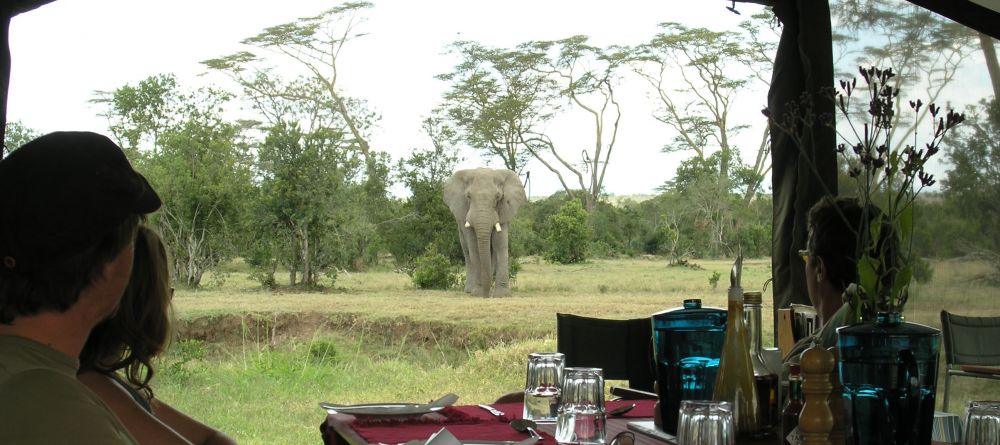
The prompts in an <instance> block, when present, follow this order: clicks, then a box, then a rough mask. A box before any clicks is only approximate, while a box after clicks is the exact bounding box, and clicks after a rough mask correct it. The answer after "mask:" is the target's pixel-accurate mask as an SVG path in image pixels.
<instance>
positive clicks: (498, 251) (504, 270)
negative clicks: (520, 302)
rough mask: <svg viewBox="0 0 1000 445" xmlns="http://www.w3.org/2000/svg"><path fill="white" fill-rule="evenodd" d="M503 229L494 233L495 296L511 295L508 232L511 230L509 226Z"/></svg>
mask: <svg viewBox="0 0 1000 445" xmlns="http://www.w3.org/2000/svg"><path fill="white" fill-rule="evenodd" d="M502 229H503V230H501V231H500V232H494V233H493V264H494V265H496V267H495V273H496V278H495V284H494V286H493V296H494V297H509V296H510V263H509V256H508V251H507V242H508V237H507V234H508V233H509V232H508V230H507V227H502Z"/></svg>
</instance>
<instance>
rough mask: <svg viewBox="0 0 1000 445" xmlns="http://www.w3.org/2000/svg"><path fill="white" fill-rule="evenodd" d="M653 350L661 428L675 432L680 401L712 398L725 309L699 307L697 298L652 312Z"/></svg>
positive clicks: (723, 329) (699, 301) (720, 348)
mask: <svg viewBox="0 0 1000 445" xmlns="http://www.w3.org/2000/svg"><path fill="white" fill-rule="evenodd" d="M652 321H653V349H654V354H655V357H654V358H655V361H656V381H657V384H656V387H657V391H656V393H657V394H658V395H659V400H660V406H659V412H658V414H659V415H660V418H661V422H662V423H661V426H660V429H661V430H663V431H666V432H668V433H670V434H677V416H678V413H679V411H678V410H679V409H680V406H681V400H707V399H711V398H712V392H713V389H714V388H715V379H716V372H717V371H718V369H719V357H720V356H721V354H722V343H723V341H725V338H726V311H724V310H722V309H719V308H712V307H702V306H701V300H700V299H697V298H693V299H688V300H684V306H683V307H681V308H674V309H668V310H666V311H663V312H658V313H655V314H653V316H652Z"/></svg>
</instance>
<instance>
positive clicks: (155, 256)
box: [80, 224, 172, 399]
mask: <svg viewBox="0 0 1000 445" xmlns="http://www.w3.org/2000/svg"><path fill="white" fill-rule="evenodd" d="M169 264H170V263H169V261H168V258H167V249H166V247H165V246H164V244H163V239H162V238H160V235H159V234H158V233H156V232H155V231H154V230H153V229H151V228H149V227H148V226H146V225H145V224H143V225H141V226H139V232H138V235H137V236H136V240H135V260H134V262H133V266H132V275H131V276H130V277H129V282H128V286H127V287H126V288H125V294H124V295H123V296H122V299H121V304H120V305H119V306H118V311H117V312H115V314H114V315H112V316H111V317H110V318H108V319H107V320H104V321H102V322H101V323H100V324H98V325H97V327H95V328H94V330H93V331H91V333H90V337H89V338H87V343H86V345H84V347H83V351H81V352H80V368H81V369H93V370H95V371H98V372H102V373H111V372H117V371H119V370H123V373H124V376H125V378H126V379H127V380H128V382H129V384H131V385H132V386H133V387H135V388H136V389H137V390H139V391H141V392H142V393H143V395H145V396H146V398H147V399H152V397H153V391H152V389H150V387H149V381H150V380H151V379H152V378H153V372H154V371H153V366H152V364H151V362H152V360H153V358H154V357H156V355H158V354H159V353H161V352H163V350H164V349H165V348H166V346H167V343H168V341H169V338H170V324H171V315H172V311H171V305H170V300H171V297H172V295H171V294H172V291H171V288H170V272H169V266H168V265H169Z"/></svg>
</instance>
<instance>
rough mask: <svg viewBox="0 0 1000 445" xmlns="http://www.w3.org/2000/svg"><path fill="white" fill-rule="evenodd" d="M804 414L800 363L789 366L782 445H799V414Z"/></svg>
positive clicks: (782, 411) (782, 415) (783, 414)
mask: <svg viewBox="0 0 1000 445" xmlns="http://www.w3.org/2000/svg"><path fill="white" fill-rule="evenodd" d="M801 412H802V370H801V368H800V367H799V364H798V363H793V364H791V365H789V366H788V401H787V402H785V408H784V409H782V410H781V445H799V444H801V443H802V434H801V433H800V432H799V413H801Z"/></svg>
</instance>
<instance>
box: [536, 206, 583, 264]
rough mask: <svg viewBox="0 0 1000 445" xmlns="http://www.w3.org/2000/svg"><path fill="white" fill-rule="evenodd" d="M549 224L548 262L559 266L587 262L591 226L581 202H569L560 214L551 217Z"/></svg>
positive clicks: (547, 239)
mask: <svg viewBox="0 0 1000 445" xmlns="http://www.w3.org/2000/svg"><path fill="white" fill-rule="evenodd" d="M547 223H548V224H547V226H548V227H547V228H548V230H547V231H548V236H546V249H545V259H546V260H548V261H551V262H553V263H559V264H572V263H582V262H584V261H586V260H587V250H588V247H589V245H590V243H589V242H588V240H589V239H590V226H588V225H587V212H586V211H585V210H583V206H582V205H581V204H580V202H579V201H577V200H572V201H567V202H566V203H565V204H563V206H562V207H560V208H559V212H558V213H556V214H555V215H552V216H549V218H548V220H547Z"/></svg>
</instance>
